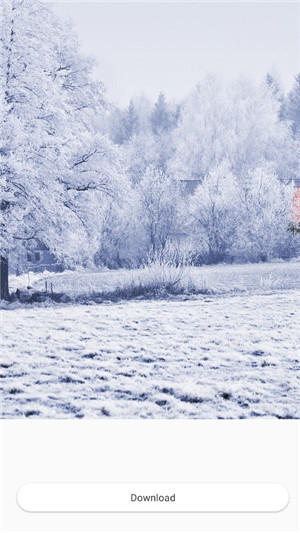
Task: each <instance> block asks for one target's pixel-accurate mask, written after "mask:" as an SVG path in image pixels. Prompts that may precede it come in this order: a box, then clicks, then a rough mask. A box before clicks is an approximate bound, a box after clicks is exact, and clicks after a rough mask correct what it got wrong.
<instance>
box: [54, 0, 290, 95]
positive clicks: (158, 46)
mask: <svg viewBox="0 0 300 533" xmlns="http://www.w3.org/2000/svg"><path fill="white" fill-rule="evenodd" d="M52 4H53V6H54V9H55V11H56V13H57V14H59V15H60V16H62V17H65V18H66V17H67V18H68V17H71V18H72V19H73V22H74V27H75V30H76V32H77V34H78V35H79V39H80V41H81V43H82V50H83V52H84V53H85V54H88V55H92V56H94V57H95V58H96V59H97V61H98V66H97V69H96V71H95V76H96V77H97V78H99V79H100V80H101V81H103V82H104V83H105V85H106V87H107V90H108V95H109V97H110V99H111V100H113V101H115V102H119V103H120V104H122V105H125V104H127V103H128V101H129V99H130V98H131V97H132V96H134V95H136V94H139V93H141V92H145V93H146V94H147V95H148V96H149V97H150V98H152V99H156V98H157V96H158V93H159V92H160V91H163V92H165V93H166V95H167V97H168V98H176V99H177V98H182V97H184V96H185V95H186V94H187V93H188V92H190V90H191V89H192V88H193V86H195V84H196V83H197V81H199V80H200V79H201V78H202V77H203V75H205V74H206V73H207V72H216V73H219V74H220V75H221V76H222V77H223V78H225V79H229V78H233V77H235V76H237V75H239V74H240V73H244V74H247V75H249V76H254V77H255V78H260V77H262V76H264V74H265V73H266V72H267V71H272V70H275V71H277V72H278V74H280V77H281V80H282V85H283V89H284V90H285V91H287V90H288V89H289V88H290V87H291V85H292V84H293V79H294V76H295V75H296V74H297V72H299V71H300V3H299V2H261V1H260V2H243V1H242V2H214V1H210V2H201V1H200V2H159V1H158V2H126V1H123V2H114V1H111V2H102V1H93V2H88V1H81V2H80V1H79V2H78V1H77V2H74V1H70V0H67V1H56V2H52Z"/></svg>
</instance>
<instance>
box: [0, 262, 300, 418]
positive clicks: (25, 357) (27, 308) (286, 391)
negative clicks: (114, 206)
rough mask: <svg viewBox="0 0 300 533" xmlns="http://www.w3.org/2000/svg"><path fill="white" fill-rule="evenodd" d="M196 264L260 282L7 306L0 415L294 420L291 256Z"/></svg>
mask: <svg viewBox="0 0 300 533" xmlns="http://www.w3.org/2000/svg"><path fill="white" fill-rule="evenodd" d="M252 267H253V268H252ZM205 269H206V271H207V274H206V278H207V277H208V275H211V276H214V275H215V276H216V273H217V275H218V276H219V278H220V279H221V277H222V275H223V280H224V279H225V278H226V276H227V281H228V279H230V276H231V277H232V280H233V281H234V280H236V282H238V281H239V282H241V280H242V279H243V280H244V283H248V287H249V288H250V286H252V287H254V286H255V280H257V279H262V276H261V274H264V275H265V288H264V287H263V286H262V285H261V287H260V292H259V293H257V292H256V294H253V292H252V291H250V289H248V290H247V292H244V293H241V294H219V295H211V296H210V295H199V296H192V297H186V296H182V297H178V298H175V299H170V300H160V301H153V300H149V301H145V300H139V301H124V302H118V303H105V304H101V305H96V304H94V303H91V305H70V304H69V305H49V306H47V305H46V306H45V305H39V304H36V305H32V306H31V305H23V306H21V305H19V304H18V305H17V306H15V304H13V305H12V306H8V307H7V309H4V310H3V311H2V321H3V355H4V358H3V362H2V364H1V374H2V376H1V377H2V380H1V381H2V384H3V389H4V401H3V413H2V416H4V417H7V418H8V417H24V416H26V417H43V418H47V417H49V418H69V417H79V418H80V417H97V418H98V417H108V416H111V417H127V418H130V417H141V418H146V417H151V418H160V417H166V418H172V417H185V418H187V417H191V418H218V417H220V418H229V417H230V418H243V417H246V418H248V417H257V416H268V417H292V418H299V417H300V397H299V388H300V381H299V377H300V376H299V360H300V353H299V345H300V344H299V340H300V339H299V336H300V330H299V322H300V311H299V301H300V292H299V270H300V265H299V263H298V264H296V263H295V264H278V265H258V266H256V267H254V266H253V265H250V266H247V267H242V266H239V267H224V266H219V267H211V269H209V267H205V268H204V267H203V269H200V270H202V272H203V271H204V270H205ZM251 269H252V270H251ZM268 269H269V271H268ZM237 272H240V278H238V279H237ZM251 272H253V275H252V276H251ZM222 273H223V274H222ZM68 275H69V276H70V274H68ZM82 275H83V274H82ZM105 275H106V276H109V273H105ZM114 275H116V273H114ZM201 275H202V274H201ZM60 276H61V279H63V278H64V275H63V274H61V275H60ZM91 276H93V275H92V274H91ZM270 276H271V277H270ZM272 276H273V278H272ZM65 277H67V275H65ZM275 278H276V279H277V283H278V287H281V288H280V289H278V288H277V290H274V287H273V288H271V290H270V286H267V280H268V279H269V281H270V280H271V279H273V280H274V279H275ZM247 280H248V281H247ZM222 283H223V282H222ZM284 287H285V289H284ZM254 292H255V291H254Z"/></svg>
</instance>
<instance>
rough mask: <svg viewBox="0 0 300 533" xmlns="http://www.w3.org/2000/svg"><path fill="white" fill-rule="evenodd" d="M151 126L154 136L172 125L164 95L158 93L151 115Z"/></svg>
mask: <svg viewBox="0 0 300 533" xmlns="http://www.w3.org/2000/svg"><path fill="white" fill-rule="evenodd" d="M151 125H152V129H153V132H154V133H155V134H158V133H161V132H163V131H167V130H168V129H169V128H170V127H171V125H172V115H171V113H170V110H169V108H168V105H167V102H166V97H165V95H164V93H160V94H159V96H158V99H157V101H156V102H155V104H154V108H153V111H152V114H151Z"/></svg>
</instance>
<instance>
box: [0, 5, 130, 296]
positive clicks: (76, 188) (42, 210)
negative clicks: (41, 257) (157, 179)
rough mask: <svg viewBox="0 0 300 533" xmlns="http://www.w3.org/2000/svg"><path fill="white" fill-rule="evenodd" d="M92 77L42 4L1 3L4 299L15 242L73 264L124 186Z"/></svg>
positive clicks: (66, 32)
mask: <svg viewBox="0 0 300 533" xmlns="http://www.w3.org/2000/svg"><path fill="white" fill-rule="evenodd" d="M90 72H91V62H90V61H89V60H85V59H84V58H83V57H82V56H81V55H80V53H79V49H78V44H77V41H76V38H75V37H74V35H73V33H72V32H71V30H70V28H69V27H66V26H65V25H63V24H61V23H60V22H59V21H58V20H57V18H56V17H55V16H54V15H53V13H52V11H51V10H50V9H49V8H48V7H47V6H46V5H45V4H42V3H40V2H38V1H37V0H4V2H3V3H2V34H1V87H2V88H3V92H2V93H1V99H2V102H1V107H2V111H3V113H2V115H3V122H2V137H1V147H0V157H1V160H0V176H1V230H2V231H1V267H2V270H1V277H2V279H1V282H2V283H1V296H2V298H7V296H8V281H7V263H8V258H9V253H10V250H11V249H12V248H13V247H14V246H16V243H17V242H25V241H26V240H27V241H32V240H34V239H35V240H40V241H42V242H43V243H44V244H45V245H46V246H48V247H49V249H50V250H51V251H52V252H54V253H55V254H56V255H57V257H59V258H60V259H63V260H64V261H65V262H66V263H69V264H70V263H71V262H72V261H74V260H75V261H81V260H83V258H86V257H88V256H90V255H91V253H92V250H93V248H94V246H96V243H97V245H98V242H97V224H96V220H97V217H96V215H97V212H98V210H99V207H100V206H101V198H102V197H103V195H106V194H114V192H115V191H116V189H117V188H119V187H120V181H121V179H120V175H121V168H120V162H119V158H118V154H117V152H116V149H115V148H114V147H113V145H112V144H111V142H110V141H109V140H108V139H107V138H106V137H104V136H102V135H100V134H97V133H96V132H95V131H91V128H92V127H93V126H92V125H93V117H94V115H95V114H96V113H98V112H101V109H103V105H104V97H103V87H102V86H101V85H96V84H95V83H93V82H92V81H91V78H90ZM117 182H118V186H117V185H116V184H117ZM74 235H76V238H75V239H74Z"/></svg>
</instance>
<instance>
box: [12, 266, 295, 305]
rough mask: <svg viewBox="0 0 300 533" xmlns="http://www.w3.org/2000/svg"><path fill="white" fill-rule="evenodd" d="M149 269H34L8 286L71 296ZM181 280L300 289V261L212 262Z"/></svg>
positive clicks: (142, 275)
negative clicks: (226, 263) (56, 272)
mask: <svg viewBox="0 0 300 533" xmlns="http://www.w3.org/2000/svg"><path fill="white" fill-rule="evenodd" d="M151 275H152V274H151V271H149V269H144V270H143V269H141V270H122V269H120V270H101V269H98V270H95V271H84V270H77V271H75V272H73V271H65V272H62V273H58V274H51V273H49V272H45V273H33V272H30V273H29V274H23V275H22V276H10V280H9V285H10V290H11V291H15V290H16V289H17V288H19V289H25V288H26V287H27V285H28V284H29V285H31V286H33V287H34V288H35V289H36V290H44V288H45V281H47V283H48V290H50V285H51V283H52V285H53V290H54V291H55V292H66V293H67V294H68V295H70V296H71V297H74V296H80V295H87V296H89V295H90V294H93V293H99V292H104V293H105V292H110V291H113V290H114V289H115V288H116V287H120V288H122V287H123V286H124V285H128V284H129V283H130V282H135V283H137V282H139V281H141V282H145V281H147V280H148V279H149V278H151ZM182 284H184V285H186V286H188V285H189V284H191V285H192V286H193V287H194V288H195V289H196V290H199V291H205V292H211V293H214V294H228V293H230V294H232V293H237V292H247V293H253V292H261V291H263V292H265V291H266V290H280V289H284V290H286V289H300V262H299V261H298V262H280V263H259V264H248V265H223V264H221V265H214V266H202V267H190V268H187V269H186V271H185V273H184V276H183V279H182Z"/></svg>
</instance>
